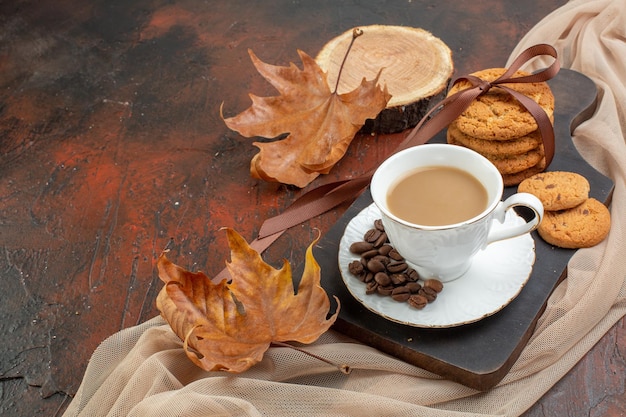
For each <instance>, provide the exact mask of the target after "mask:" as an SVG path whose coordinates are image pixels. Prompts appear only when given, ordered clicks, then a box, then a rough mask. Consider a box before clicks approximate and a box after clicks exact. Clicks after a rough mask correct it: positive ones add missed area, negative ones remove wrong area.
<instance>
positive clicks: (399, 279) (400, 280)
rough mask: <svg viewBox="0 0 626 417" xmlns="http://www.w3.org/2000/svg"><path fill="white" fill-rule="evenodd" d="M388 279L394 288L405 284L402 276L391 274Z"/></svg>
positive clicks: (404, 277) (404, 278)
mask: <svg viewBox="0 0 626 417" xmlns="http://www.w3.org/2000/svg"><path fill="white" fill-rule="evenodd" d="M389 278H391V282H392V283H393V285H395V286H398V285H403V284H404V283H405V282H406V276H405V275H404V274H391V275H389Z"/></svg>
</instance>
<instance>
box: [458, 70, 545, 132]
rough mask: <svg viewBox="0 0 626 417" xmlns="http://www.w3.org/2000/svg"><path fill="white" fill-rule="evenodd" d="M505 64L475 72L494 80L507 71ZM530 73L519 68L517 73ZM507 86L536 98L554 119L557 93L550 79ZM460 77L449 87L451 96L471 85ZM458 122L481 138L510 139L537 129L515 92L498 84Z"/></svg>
mask: <svg viewBox="0 0 626 417" xmlns="http://www.w3.org/2000/svg"><path fill="white" fill-rule="evenodd" d="M505 71H506V69H505V68H491V69H486V70H482V71H478V72H475V73H473V74H472V75H475V76H477V77H479V78H481V79H483V80H486V81H493V80H495V79H496V78H498V77H499V76H500V75H502V74H504V72H505ZM524 75H529V73H527V72H524V71H516V72H515V74H514V77H519V76H524ZM504 85H505V86H507V87H509V88H511V89H513V90H515V91H518V92H520V93H522V94H524V95H526V96H528V97H530V98H531V99H533V100H534V101H535V102H536V103H537V104H539V106H541V108H542V109H543V110H544V111H545V112H546V114H547V115H548V117H550V118H551V119H552V117H553V115H554V95H553V94H552V90H551V89H550V87H549V86H548V84H547V83H545V82H541V83H508V84H504ZM470 86H471V84H470V83H469V82H467V81H460V82H458V83H456V84H455V85H453V86H452V88H450V91H449V92H448V96H450V95H452V94H454V93H456V92H458V91H460V90H463V89H466V88H468V87H470ZM456 121H457V126H458V128H459V130H461V131H462V132H463V133H465V134H467V135H469V136H473V137H475V138H479V139H488V140H509V139H515V138H520V137H522V136H525V135H528V134H529V133H531V132H532V131H534V130H537V129H538V126H537V122H536V121H535V119H534V117H533V116H532V115H531V114H530V113H529V112H528V110H526V109H525V108H524V106H523V105H522V104H520V103H519V102H518V101H517V100H516V99H515V98H514V97H513V96H512V95H510V94H508V93H506V92H505V91H503V90H502V89H500V88H498V87H492V88H491V89H490V90H489V91H488V92H487V93H486V94H483V95H481V96H479V97H477V98H476V100H474V101H473V102H472V103H470V105H469V106H468V107H467V109H465V110H464V111H463V113H461V114H460V115H459V117H457V119H456Z"/></svg>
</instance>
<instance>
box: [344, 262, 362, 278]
mask: <svg viewBox="0 0 626 417" xmlns="http://www.w3.org/2000/svg"><path fill="white" fill-rule="evenodd" d="M348 271H350V273H351V274H352V275H357V276H358V275H361V274H363V271H365V267H364V266H363V264H362V263H361V261H352V262H350V264H349V265H348Z"/></svg>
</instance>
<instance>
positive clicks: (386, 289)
mask: <svg viewBox="0 0 626 417" xmlns="http://www.w3.org/2000/svg"><path fill="white" fill-rule="evenodd" d="M377 290H378V294H380V295H391V293H392V292H393V286H392V285H389V286H387V287H383V286H382V285H379V286H378V288H377Z"/></svg>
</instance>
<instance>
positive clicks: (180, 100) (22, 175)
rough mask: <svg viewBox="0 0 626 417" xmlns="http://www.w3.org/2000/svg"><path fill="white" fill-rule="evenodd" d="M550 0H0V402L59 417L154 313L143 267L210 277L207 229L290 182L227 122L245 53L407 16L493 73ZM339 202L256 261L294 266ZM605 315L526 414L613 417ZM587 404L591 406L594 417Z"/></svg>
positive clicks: (611, 342)
mask: <svg viewBox="0 0 626 417" xmlns="http://www.w3.org/2000/svg"><path fill="white" fill-rule="evenodd" d="M563 3H565V1H557V0H549V1H527V2H521V1H517V0H507V1H500V0H475V1H472V2H436V1H422V0H413V1H389V2H377V1H373V0H365V1H350V2H348V1H341V2H339V1H333V0H325V1H315V2H313V1H292V0H280V1H272V2H260V1H255V2H250V1H245V0H235V1H229V2H219V1H203V2H202V1H190V0H182V1H177V0H174V1H154V0H136V1H128V0H113V1H110V0H106V1H105V0H93V1H90V2H84V1H78V0H60V1H51V0H44V1H33V0H24V1H20V0H16V1H12V2H6V1H0V247H1V248H2V255H1V256H0V301H1V302H0V336H1V337H2V343H1V344H0V401H1V403H0V414H2V415H7V416H8V415H10V416H18V415H20V416H21V415H23V416H30V415H55V414H60V413H62V411H63V410H64V409H65V408H66V407H67V404H68V403H69V401H70V400H71V398H70V396H71V395H72V394H74V393H75V392H76V389H77V388H78V385H79V384H80V381H81V378H82V375H83V372H84V370H85V366H86V364H87V361H88V359H89V357H90V355H91V353H92V352H93V350H94V349H95V348H96V347H97V346H98V344H99V343H100V342H101V341H102V340H103V339H104V338H106V337H107V336H109V335H111V334H113V333H115V332H116V331H118V330H120V329H123V328H125V327H129V326H133V325H135V324H137V323H139V322H142V321H145V320H147V319H150V318H152V317H154V316H155V315H156V314H158V312H157V310H156V308H155V304H154V300H155V297H156V294H157V293H158V291H159V290H160V288H161V282H160V280H159V279H158V276H157V275H156V273H155V259H156V256H157V255H158V254H159V253H160V251H161V250H162V249H163V247H164V246H165V245H166V244H167V243H168V241H169V239H170V238H173V239H174V246H173V253H172V254H171V256H170V257H171V259H172V260H173V261H175V262H176V263H178V264H180V265H182V266H184V267H186V268H188V269H191V270H198V269H200V270H203V271H205V272H206V273H208V274H209V275H214V274H216V273H217V272H219V271H220V270H221V269H222V267H223V265H224V261H225V260H226V259H227V257H228V249H227V247H226V240H225V235H224V232H222V231H220V228H221V227H223V226H230V227H233V228H235V229H236V230H238V231H239V232H240V233H241V234H242V235H243V236H244V237H246V238H247V239H250V240H251V239H252V238H253V237H254V235H255V233H256V232H257V231H258V229H259V227H260V225H261V223H262V221H263V220H264V219H265V218H267V217H270V216H272V215H275V214H277V213H278V212H280V211H281V209H283V208H284V207H286V206H287V205H288V204H289V203H290V202H291V201H293V200H294V198H295V197H297V195H298V194H299V193H300V191H299V190H297V189H294V188H291V187H286V186H282V185H277V184H268V183H264V182H260V181H257V180H254V179H252V178H250V176H249V173H248V166H249V161H250V159H251V158H252V156H253V155H254V154H255V153H256V148H254V147H253V146H252V145H251V143H252V140H251V139H246V138H243V137H241V136H239V135H238V134H236V133H234V132H232V131H229V130H228V129H227V128H226V126H225V125H224V123H223V122H222V120H221V118H220V114H219V107H220V105H221V104H222V103H223V109H224V113H225V115H226V116H230V115H234V114H236V113H238V112H240V111H242V110H244V109H245V108H246V107H247V106H248V105H249V104H250V101H249V98H248V93H250V92H252V93H255V94H257V95H272V94H274V92H273V90H272V88H271V86H269V84H268V83H267V82H265V81H264V80H263V78H262V77H261V76H260V75H258V74H257V73H256V71H255V70H254V68H253V66H252V64H251V62H250V59H249V57H248V53H247V49H248V48H251V49H253V50H254V52H255V53H256V54H257V55H258V56H259V58H261V59H262V60H264V61H266V62H268V63H272V64H279V65H287V64H288V63H289V62H290V61H294V62H296V63H297V64H299V62H298V56H297V53H296V50H297V49H302V50H303V51H305V52H307V53H309V54H310V55H313V56H314V55H315V54H316V53H317V52H318V51H319V49H320V48H321V47H322V45H323V44H324V43H326V42H327V41H328V40H330V39H331V38H332V37H334V36H336V35H338V34H340V33H341V32H343V31H345V30H348V29H351V28H352V27H355V26H364V25H368V24H390V25H406V26H415V27H421V28H424V29H426V30H429V31H431V32H432V33H433V34H435V35H436V36H438V37H440V38H441V39H442V40H443V41H444V42H446V43H447V44H448V45H449V46H450V48H451V49H452V51H453V57H454V61H455V66H456V75H460V74H462V73H467V72H471V71H474V70H477V69H482V68H487V67H495V66H503V65H504V64H505V61H506V58H507V57H508V55H509V52H510V51H511V50H512V49H513V47H514V46H515V45H516V44H517V42H518V41H519V40H520V39H521V37H522V36H523V35H524V34H525V33H526V32H527V31H528V30H529V29H531V28H532V26H533V25H534V24H535V23H536V22H538V21H539V20H540V19H541V18H542V17H544V16H546V15H547V14H548V13H550V12H551V11H552V10H554V9H555V8H557V7H558V6H560V5H561V4H563ZM401 136H402V135H395V136H393V135H388V136H379V137H371V136H365V137H361V136H359V137H357V138H356V139H355V141H354V142H353V144H352V146H351V148H350V150H349V152H348V154H347V155H346V157H345V159H344V160H342V161H341V162H340V163H339V164H338V165H337V166H336V167H335V169H333V171H332V172H331V174H330V175H328V176H327V177H325V178H321V179H320V180H318V181H317V182H316V184H320V183H323V182H325V181H330V180H333V179H338V178H345V177H347V176H349V175H356V174H359V173H361V172H363V171H364V170H366V169H367V168H369V167H371V166H374V165H375V164H376V163H377V162H378V161H379V160H381V159H382V158H383V156H384V155H385V154H386V153H387V152H389V151H390V150H391V149H392V148H393V145H394V143H395V142H396V141H397V140H398V139H399V137H401ZM344 209H345V207H341V208H339V209H337V210H335V211H333V212H330V213H327V214H326V215H324V216H321V217H320V218H316V219H313V220H311V221H309V222H306V223H305V224H303V225H301V226H297V227H294V228H293V229H292V230H290V231H289V232H288V233H286V234H285V235H284V236H283V237H282V238H281V239H280V240H279V241H278V242H277V243H276V244H275V245H274V246H273V247H272V248H270V249H269V250H268V251H267V252H266V253H265V258H266V260H267V261H268V262H270V263H273V264H276V265H278V264H280V263H281V261H282V259H283V258H286V259H288V260H289V261H290V262H292V263H293V264H294V265H295V266H297V265H298V264H300V263H301V262H302V259H303V256H304V249H305V247H306V246H307V245H308V244H309V243H310V241H311V240H312V238H313V237H314V236H315V235H316V232H315V230H314V228H319V229H321V231H322V232H324V231H326V230H328V228H329V227H330V226H331V225H332V224H333V223H334V222H335V221H336V220H337V218H338V217H339V216H340V215H341V214H342V213H343V210H344ZM624 346H626V332H625V330H624V320H622V321H620V322H619V323H618V324H617V325H616V326H615V327H614V328H613V329H612V330H611V331H610V332H609V333H608V334H607V335H606V336H605V337H604V338H603V339H602V341H601V342H600V343H599V344H598V346H596V347H595V348H594V349H593V350H592V351H591V353H590V354H588V355H587V356H586V357H585V359H584V360H583V361H582V362H581V363H580V364H579V365H577V367H576V368H575V369H574V370H573V371H572V372H571V373H569V374H568V375H567V376H566V377H565V378H564V379H563V381H561V382H560V383H559V384H557V385H556V386H555V387H554V388H553V389H552V390H551V391H550V392H549V393H548V394H547V395H546V396H545V397H544V398H543V399H542V400H541V401H540V403H539V404H537V405H536V406H535V407H533V408H532V409H531V410H530V411H529V412H528V414H527V415H528V416H544V415H546V416H548V415H588V414H591V415H606V414H607V413H608V414H611V413H612V414H611V415H619V412H620V411H621V412H622V413H626V409H625V408H624V405H623V403H624V401H625V400H626V398H625V397H624V369H625V367H626V364H625V361H624V356H625V354H626V352H625V351H624V349H625V348H624ZM594 413H595V414H594Z"/></svg>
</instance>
